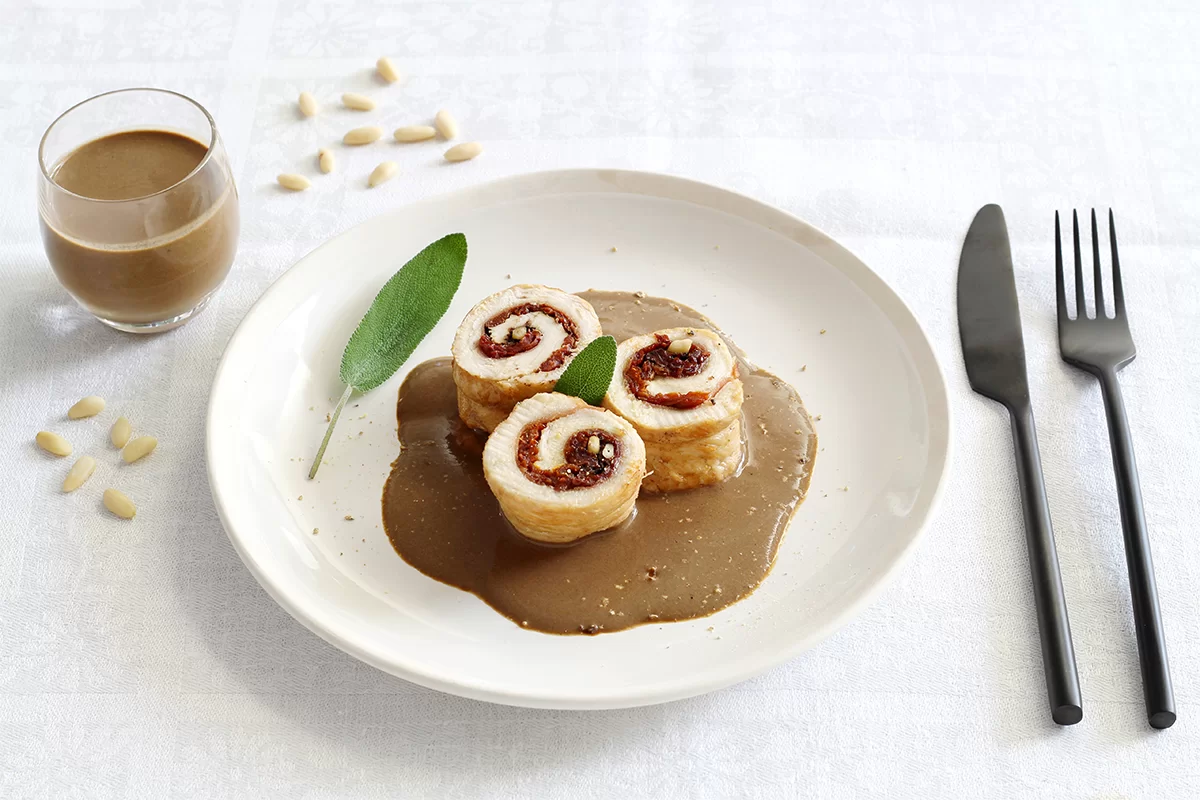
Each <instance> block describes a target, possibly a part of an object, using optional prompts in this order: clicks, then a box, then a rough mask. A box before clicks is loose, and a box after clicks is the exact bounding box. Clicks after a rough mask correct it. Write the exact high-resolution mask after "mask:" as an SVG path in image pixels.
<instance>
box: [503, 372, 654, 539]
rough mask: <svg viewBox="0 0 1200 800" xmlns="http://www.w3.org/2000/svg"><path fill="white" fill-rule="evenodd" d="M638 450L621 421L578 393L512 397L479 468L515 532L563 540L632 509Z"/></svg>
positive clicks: (641, 464) (642, 459)
mask: <svg viewBox="0 0 1200 800" xmlns="http://www.w3.org/2000/svg"><path fill="white" fill-rule="evenodd" d="M645 472H646V450H645V447H644V446H643V445H642V440H641V438H639V437H638V435H637V431H635V430H634V429H633V426H632V425H630V424H629V423H628V422H626V421H625V420H623V419H621V418H620V417H618V416H617V415H616V414H613V413H611V412H609V411H606V410H604V409H602V408H595V407H594V406H589V405H588V404H587V403H585V402H584V401H582V400H580V399H579V398H578V397H570V396H568V395H564V394H557V393H545V394H539V395H535V396H534V397H531V398H529V399H528V400H523V401H521V402H520V403H518V404H517V406H516V407H515V408H514V409H513V412H512V414H510V415H509V416H508V417H507V418H506V419H505V420H504V421H503V422H501V423H500V424H499V425H497V426H496V429H495V430H494V431H493V432H492V435H491V436H490V437H488V440H487V444H486V445H485V446H484V448H483V474H484V477H486V478H487V482H488V486H490V487H491V489H492V493H493V494H495V495H496V499H498V500H499V501H500V509H501V510H502V511H503V512H504V516H505V517H507V518H508V521H509V522H511V523H512V524H513V527H514V528H516V529H517V530H518V531H519V532H520V533H521V534H522V535H524V536H527V537H528V538H530V539H534V540H536V541H540V542H546V543H550V544H567V543H570V542H573V541H575V540H577V539H580V538H582V537H584V536H587V535H588V534H590V533H595V532H596V531H602V530H605V529H607V528H611V527H613V526H614V525H617V524H619V523H621V522H623V521H624V520H625V518H626V517H628V516H629V514H630V513H631V512H632V511H633V505H634V501H636V500H637V496H638V491H639V489H640V488H641V484H642V476H643V475H644V474H645Z"/></svg>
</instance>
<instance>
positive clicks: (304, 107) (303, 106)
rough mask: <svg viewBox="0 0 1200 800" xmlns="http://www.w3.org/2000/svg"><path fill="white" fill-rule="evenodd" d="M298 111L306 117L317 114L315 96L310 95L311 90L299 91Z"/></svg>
mask: <svg viewBox="0 0 1200 800" xmlns="http://www.w3.org/2000/svg"><path fill="white" fill-rule="evenodd" d="M299 104H300V113H301V114H303V115H304V116H306V117H314V116H316V114H317V98H315V97H313V96H312V93H311V92H301V93H300V100H299Z"/></svg>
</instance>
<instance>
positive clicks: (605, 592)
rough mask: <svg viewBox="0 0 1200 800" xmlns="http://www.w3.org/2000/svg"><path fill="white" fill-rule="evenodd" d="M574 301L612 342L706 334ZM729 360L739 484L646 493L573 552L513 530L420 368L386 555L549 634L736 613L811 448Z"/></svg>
mask: <svg viewBox="0 0 1200 800" xmlns="http://www.w3.org/2000/svg"><path fill="white" fill-rule="evenodd" d="M581 296H582V297H583V298H584V299H585V300H587V301H588V302H589V303H591V304H592V306H594V307H595V309H596V313H597V314H598V315H599V317H600V322H601V324H602V325H603V327H604V332H605V333H608V334H612V335H613V336H615V337H616V339H617V341H618V342H619V341H621V340H623V339H627V338H629V337H630V336H634V335H637V334H642V333H646V332H648V331H654V330H660V329H663V328H677V327H688V326H692V327H706V328H714V329H715V326H714V325H713V324H712V323H711V322H710V321H709V320H707V319H705V317H704V316H703V315H702V314H700V313H699V312H697V311H695V310H693V309H690V308H687V307H686V306H679V305H677V304H673V303H672V302H671V301H669V300H664V299H660V298H652V297H645V298H640V299H639V300H635V298H634V296H633V295H632V294H628V293H625V292H597V291H590V292H583V293H581ZM731 351H732V352H733V353H734V354H735V356H737V357H738V370H739V374H740V376H741V379H742V381H743V383H744V384H745V394H746V400H745V404H744V405H743V408H742V413H743V430H744V437H745V440H746V448H747V454H746V463H745V465H744V467H743V469H742V471H741V473H740V474H739V475H737V476H736V477H733V478H730V479H729V480H727V481H725V482H724V483H721V484H718V485H716V486H708V487H704V488H701V489H693V490H690V491H686V492H675V493H667V494H661V495H654V494H648V493H643V494H642V495H641V496H640V497H639V498H638V501H637V510H636V512H635V513H634V515H633V516H632V517H630V519H629V520H627V521H626V522H624V523H622V524H621V525H620V526H618V527H617V528H614V529H613V530H612V531H609V532H606V533H604V534H601V535H596V536H591V537H589V538H587V539H584V540H582V541H581V542H580V543H578V544H576V545H573V546H569V547H546V546H539V545H536V544H533V543H530V542H529V541H528V540H525V539H523V538H521V537H520V536H519V535H517V534H516V533H515V532H514V531H513V529H512V528H511V526H510V525H509V524H508V522H507V521H506V520H505V519H504V516H503V515H502V514H501V513H500V508H499V504H498V503H497V502H496V499H495V497H493V495H492V493H491V491H490V490H489V489H488V486H487V482H486V481H485V480H484V477H483V466H482V464H481V461H480V458H481V454H482V452H483V444H484V441H485V438H484V437H483V436H481V435H479V434H477V433H475V432H473V431H471V430H470V429H469V428H467V427H466V426H465V425H464V424H463V423H462V422H461V421H460V420H459V418H458V411H457V406H456V397H455V388H454V381H453V379H452V377H451V374H450V359H448V358H445V359H435V360H433V361H427V362H425V363H424V364H420V365H418V366H417V367H415V368H414V369H413V370H412V372H411V373H410V374H409V376H408V378H407V379H406V380H405V381H404V384H403V385H402V386H401V387H400V395H399V402H398V404H397V415H398V417H399V423H400V442H401V444H402V448H403V449H402V450H401V453H400V455H399V456H398V457H397V459H396V461H395V462H394V463H393V464H392V472H391V475H390V476H389V477H388V480H387V484H386V485H385V486H384V490H383V520H384V527H385V528H386V529H387V534H388V537H389V539H390V540H391V542H392V546H393V547H394V548H395V549H396V552H397V553H399V555H400V557H401V558H403V559H404V560H405V561H407V562H408V563H409V564H411V565H412V566H413V567H415V568H416V569H418V570H420V571H421V572H423V573H425V574H426V575H428V576H429V577H431V578H434V579H436V580H439V581H442V582H443V583H447V584H450V585H451V586H456V587H458V588H460V589H463V590H465V591H469V592H472V593H474V594H476V595H478V596H479V597H480V598H481V599H482V600H484V601H485V602H486V603H488V605H490V606H492V607H493V608H494V609H496V610H497V611H499V612H500V613H501V614H503V615H504V616H506V617H508V618H510V619H512V620H513V621H514V622H516V623H517V624H519V625H522V626H524V627H528V628H531V629H534V630H539V631H543V632H546V633H561V634H569V633H588V634H592V633H605V632H611V631H618V630H622V629H625V628H630V627H633V626H635V625H641V624H644V623H654V622H669V621H675V620H683V619H693V618H696V617H703V616H706V615H708V614H712V613H714V612H716V611H719V610H720V609H722V608H725V607H727V606H729V605H732V604H733V603H736V602H737V601H738V600H741V599H742V598H744V597H746V596H747V595H749V594H750V593H751V592H753V591H754V590H755V588H757V587H758V585H759V584H760V583H761V582H762V580H763V579H764V578H765V577H766V576H767V573H768V572H770V569H771V565H772V563H773V562H774V560H775V554H776V552H777V550H778V548H779V543H780V541H781V539H782V537H783V534H784V531H785V530H786V528H787V524H788V521H789V520H790V519H791V517H792V515H793V514H794V513H795V511H796V509H797V508H798V507H799V506H800V504H801V503H802V502H803V501H804V495H805V492H806V491H807V489H808V482H809V477H810V475H811V469H812V465H813V459H814V457H815V455H816V449H817V447H816V445H817V437H816V434H815V433H814V432H813V428H812V422H811V420H810V419H809V416H808V413H807V412H806V411H805V410H804V406H803V404H802V403H801V401H800V397H799V396H798V395H797V394H796V392H795V390H794V389H792V387H791V386H789V385H788V384H787V383H785V382H783V381H782V380H780V379H779V378H776V377H775V376H773V375H771V374H770V373H768V372H765V371H763V370H760V369H757V368H755V367H754V366H753V365H751V364H749V363H748V362H746V360H745V359H744V358H742V356H741V353H740V352H739V351H737V349H736V348H732V347H731Z"/></svg>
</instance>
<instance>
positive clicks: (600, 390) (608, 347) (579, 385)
mask: <svg viewBox="0 0 1200 800" xmlns="http://www.w3.org/2000/svg"><path fill="white" fill-rule="evenodd" d="M616 366H617V340H616V339H614V338H613V337H611V336H601V337H600V338H599V339H596V340H594V341H592V342H591V343H590V344H589V345H588V346H587V347H585V348H583V350H581V351H580V352H579V355H577V356H575V358H574V359H573V360H572V361H571V363H570V364H568V365H567V369H566V371H565V372H563V374H562V377H561V378H559V379H558V383H556V384H555V385H554V391H556V392H559V393H560V394H569V395H573V396H575V397H578V398H579V399H581V400H583V402H585V403H587V404H588V405H592V406H598V405H600V403H601V401H602V400H604V395H605V394H607V392H608V385H609V384H610V383H611V382H612V377H613V370H614V369H615V368H616Z"/></svg>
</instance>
